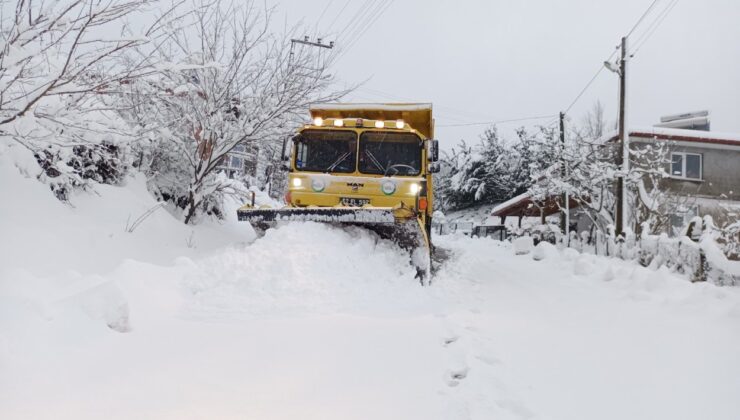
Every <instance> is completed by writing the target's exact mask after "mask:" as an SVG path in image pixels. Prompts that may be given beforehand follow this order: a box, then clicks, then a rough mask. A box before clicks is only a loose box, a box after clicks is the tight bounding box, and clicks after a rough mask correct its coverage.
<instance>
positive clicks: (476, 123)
mask: <svg viewBox="0 0 740 420" xmlns="http://www.w3.org/2000/svg"><path fill="white" fill-rule="evenodd" d="M552 117H554V115H538V116H534V117H524V118H512V119H508V120H498V121H483V122H473V123H462V124H439V125H437V127H467V126H471V125H495V124H504V123H512V122H519V121H530V120H543V119H545V118H552Z"/></svg>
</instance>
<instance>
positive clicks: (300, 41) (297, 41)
mask: <svg viewBox="0 0 740 420" xmlns="http://www.w3.org/2000/svg"><path fill="white" fill-rule="evenodd" d="M321 41H322V39H321V38H316V42H312V41H310V40H309V37H308V36H304V37H303V39H291V40H290V58H291V60H292V59H293V48H294V47H295V44H303V45H308V46H311V47H319V48H327V49H332V48H334V41H330V42H329V43H328V44H324V43H322V42H321Z"/></svg>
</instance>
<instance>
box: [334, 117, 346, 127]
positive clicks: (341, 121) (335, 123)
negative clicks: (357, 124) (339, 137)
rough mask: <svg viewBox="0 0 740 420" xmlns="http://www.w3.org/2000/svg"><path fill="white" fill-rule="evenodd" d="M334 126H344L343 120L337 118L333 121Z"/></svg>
mask: <svg viewBox="0 0 740 420" xmlns="http://www.w3.org/2000/svg"><path fill="white" fill-rule="evenodd" d="M334 126H335V127H342V126H344V120H343V119H341V118H337V119H336V120H334Z"/></svg>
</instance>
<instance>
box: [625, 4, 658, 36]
mask: <svg viewBox="0 0 740 420" xmlns="http://www.w3.org/2000/svg"><path fill="white" fill-rule="evenodd" d="M658 1H659V0H653V2H652V3H651V4H650V6H648V8H647V10H645V13H643V14H642V16H640V19H638V20H637V23H635V25H634V26H633V27H632V29H630V31H629V32H628V33H627V38H629V37H630V35H632V32H634V31H635V29H637V27H638V26H640V23H642V21H643V19H645V16H647V15H648V13H650V11H651V10H653V7H655V5H656V4H657V3H658Z"/></svg>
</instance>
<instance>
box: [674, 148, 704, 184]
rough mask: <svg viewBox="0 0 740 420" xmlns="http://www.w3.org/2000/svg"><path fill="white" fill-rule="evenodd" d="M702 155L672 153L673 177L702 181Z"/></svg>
mask: <svg viewBox="0 0 740 420" xmlns="http://www.w3.org/2000/svg"><path fill="white" fill-rule="evenodd" d="M701 165H702V162H701V155H700V154H696V153H672V154H671V176H672V177H674V178H686V179H701V172H702V167H701Z"/></svg>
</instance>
